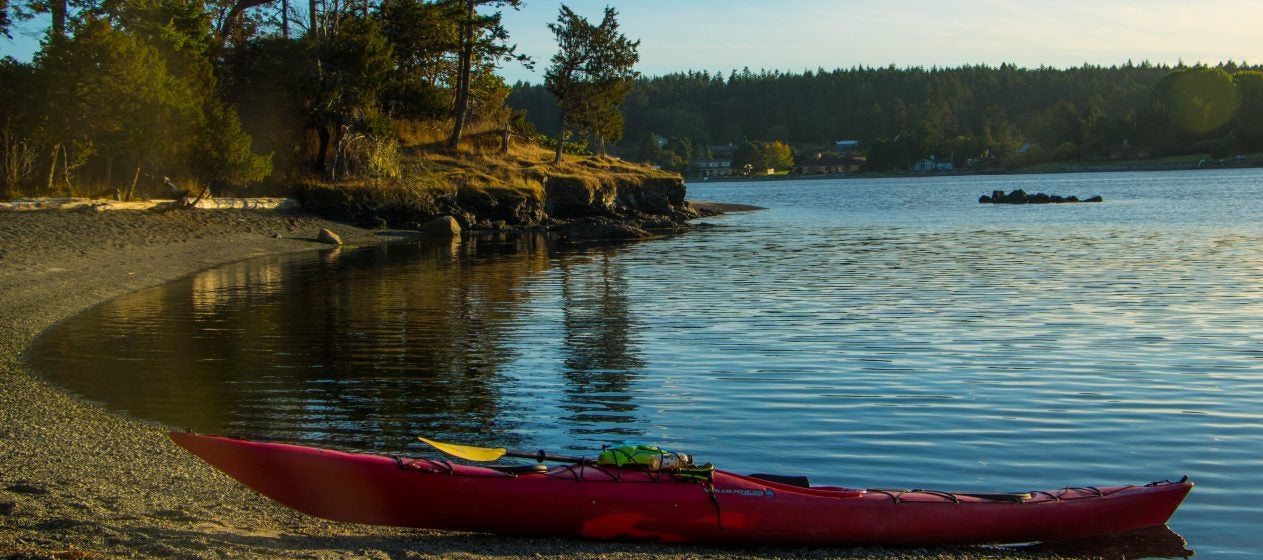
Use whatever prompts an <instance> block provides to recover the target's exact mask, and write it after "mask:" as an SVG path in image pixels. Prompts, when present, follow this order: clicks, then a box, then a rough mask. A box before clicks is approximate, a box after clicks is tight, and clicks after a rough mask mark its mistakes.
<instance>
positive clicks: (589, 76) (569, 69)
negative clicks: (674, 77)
mask: <svg viewBox="0 0 1263 560" xmlns="http://www.w3.org/2000/svg"><path fill="white" fill-rule="evenodd" d="M617 17H618V12H617V11H615V10H614V8H611V7H608V6H607V7H606V8H605V17H604V18H603V19H602V20H601V23H600V25H595V26H594V25H592V24H591V23H589V22H588V21H587V19H585V18H583V17H581V16H579V15H578V14H576V13H574V11H572V10H571V9H570V8H569V7H567V6H565V5H564V4H563V5H562V6H561V13H560V15H558V18H557V23H551V24H549V25H548V28H549V29H550V30H552V32H553V34H554V35H555V36H556V38H557V46H558V50H557V54H555V55H553V57H552V65H551V66H550V67H549V68H548V71H547V72H546V73H545V75H544V84H545V87H546V88H547V89H548V91H549V92H551V93H552V94H553V96H554V97H556V99H557V105H558V106H559V107H560V119H559V130H558V132H557V146H556V156H555V159H554V161H555V162H560V161H561V154H562V149H563V144H564V143H565V138H566V129H567V126H568V125H569V124H577V125H580V126H584V127H585V128H587V129H588V130H589V131H594V133H595V135H596V136H598V137H602V136H606V137H608V136H609V135H610V134H611V133H612V132H613V130H612V129H613V128H614V124H612V123H611V121H612V115H613V113H614V111H615V110H616V109H615V108H617V107H618V104H619V103H621V102H622V100H623V98H624V97H626V95H627V93H628V92H629V91H630V89H631V86H632V84H633V83H634V80H635V79H636V76H637V75H638V74H637V73H636V71H635V70H633V69H632V67H633V66H635V64H636V63H637V62H639V60H640V55H639V54H638V53H637V48H638V47H639V46H640V41H632V40H630V39H628V38H627V37H626V36H624V35H623V34H622V33H620V32H619V31H618V19H617ZM621 124H622V123H617V127H618V129H619V130H620V132H619V134H621Z"/></svg>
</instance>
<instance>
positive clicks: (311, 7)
mask: <svg viewBox="0 0 1263 560" xmlns="http://www.w3.org/2000/svg"><path fill="white" fill-rule="evenodd" d="M307 19H308V21H309V24H308V25H309V27H308V28H307V35H308V36H310V37H315V36H316V0H307ZM321 165H322V166H323V165H324V164H323V163H321Z"/></svg>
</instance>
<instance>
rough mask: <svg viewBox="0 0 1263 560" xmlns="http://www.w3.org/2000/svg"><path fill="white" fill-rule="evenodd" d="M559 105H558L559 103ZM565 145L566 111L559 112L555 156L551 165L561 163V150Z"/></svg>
mask: <svg viewBox="0 0 1263 560" xmlns="http://www.w3.org/2000/svg"><path fill="white" fill-rule="evenodd" d="M559 105H560V103H559ZM565 144H566V110H565V109H562V110H561V124H560V126H558V127H557V154H556V156H555V157H553V164H558V163H561V150H562V147H563V146H564V145H565Z"/></svg>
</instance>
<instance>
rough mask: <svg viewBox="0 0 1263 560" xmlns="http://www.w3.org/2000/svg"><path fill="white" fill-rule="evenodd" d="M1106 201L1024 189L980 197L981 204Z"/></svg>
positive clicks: (993, 192)
mask: <svg viewBox="0 0 1263 560" xmlns="http://www.w3.org/2000/svg"><path fill="white" fill-rule="evenodd" d="M1103 201H1104V199H1102V198H1101V197H1100V195H1097V196H1094V197H1092V198H1088V199H1085V200H1079V197H1077V196H1061V195H1056V194H1052V195H1049V194H1044V193H1035V194H1027V193H1026V191H1024V190H1022V189H1017V190H1015V191H1013V192H1010V193H1009V194H1004V191H991V196H987V195H985V194H984V195H982V196H980V197H978V202H979V203H981V204H1061V203H1067V202H1103Z"/></svg>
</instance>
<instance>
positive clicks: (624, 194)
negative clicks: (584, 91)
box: [297, 173, 699, 239]
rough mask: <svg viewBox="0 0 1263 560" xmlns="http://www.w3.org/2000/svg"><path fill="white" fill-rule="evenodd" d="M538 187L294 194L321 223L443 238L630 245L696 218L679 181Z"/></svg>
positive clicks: (625, 179) (329, 189)
mask: <svg viewBox="0 0 1263 560" xmlns="http://www.w3.org/2000/svg"><path fill="white" fill-rule="evenodd" d="M524 181H526V182H531V183H534V182H535V181H533V180H530V179H524ZM537 181H538V183H536V184H535V185H532V186H527V187H523V188H508V187H499V188H460V189H457V190H456V192H447V191H442V190H439V189H430V188H409V187H406V186H396V187H386V188H379V187H374V188H361V187H339V186H330V185H301V186H300V187H299V188H298V189H297V190H298V193H299V199H300V200H301V203H302V207H303V209H304V210H307V211H310V212H313V213H316V214H319V215H321V216H324V217H326V218H331V219H335V220H341V221H347V222H351V223H356V224H364V225H367V226H371V227H378V228H381V227H392V228H401V229H415V230H423V231H424V230H425V229H426V228H428V227H431V226H430V224H432V223H434V222H435V221H436V220H438V219H440V218H447V219H448V220H451V221H450V222H447V221H445V222H444V224H443V225H445V226H446V227H440V226H433V227H435V228H437V229H438V230H441V231H443V233H442V235H445V236H451V235H459V232H460V231H462V230H473V231H479V230H503V229H522V228H540V227H543V228H554V229H559V230H560V229H566V230H567V231H570V232H572V233H563V235H566V236H568V237H573V238H576V239H578V238H582V239H631V238H639V237H642V236H644V235H648V231H653V230H674V229H686V228H687V227H688V225H687V223H686V222H687V221H688V220H690V219H692V218H696V217H698V216H699V213H698V212H697V211H695V210H693V209H692V207H691V206H689V204H688V203H687V202H686V201H685V194H686V187H685V185H684V180H683V179H681V178H680V177H678V176H671V177H654V176H646V177H638V176H634V175H629V174H610V175H599V174H596V173H593V174H591V175H552V176H546V177H542V178H539V179H538V180H537ZM613 224H622V225H625V226H627V227H625V228H624V227H615V226H613ZM571 226H575V227H573V228H571ZM452 231H456V232H457V233H455V234H453V233H451V232H452Z"/></svg>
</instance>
